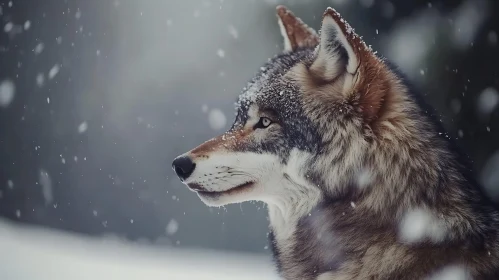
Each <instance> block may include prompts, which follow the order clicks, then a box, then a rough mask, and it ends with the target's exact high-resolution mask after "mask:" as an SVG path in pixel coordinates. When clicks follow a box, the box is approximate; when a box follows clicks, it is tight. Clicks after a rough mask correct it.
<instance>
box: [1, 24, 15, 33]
mask: <svg viewBox="0 0 499 280" xmlns="http://www.w3.org/2000/svg"><path fill="white" fill-rule="evenodd" d="M13 28H14V24H13V23H12V22H7V23H6V24H5V26H4V27H3V31H5V32H6V33H9V32H10V31H12V29H13Z"/></svg>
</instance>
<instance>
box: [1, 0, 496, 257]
mask: <svg viewBox="0 0 499 280" xmlns="http://www.w3.org/2000/svg"><path fill="white" fill-rule="evenodd" d="M278 4H285V5H287V6H288V7H289V8H291V9H292V10H293V11H294V12H295V14H296V15H298V16H299V17H301V18H302V19H303V20H304V21H305V22H307V23H308V24H309V25H310V26H311V27H314V28H315V29H316V30H318V29H319V27H320V19H321V16H322V13H323V11H324V10H325V8H326V7H328V6H332V7H334V8H336V9H337V10H338V11H339V12H340V13H341V14H342V15H343V16H344V17H345V19H347V20H348V21H349V22H350V24H351V25H352V26H353V27H355V29H356V31H357V33H358V34H360V35H362V36H363V38H364V40H365V41H366V42H367V43H368V44H370V45H372V46H373V48H374V49H375V50H377V51H378V54H379V55H381V56H385V57H387V58H389V59H390V60H392V61H393V62H395V63H396V64H398V65H399V66H400V68H401V69H402V70H403V71H404V72H405V73H406V74H407V75H409V77H410V78H411V80H412V81H413V83H414V84H415V85H416V87H417V88H419V89H420V91H421V94H422V95H423V96H424V99H425V100H427V101H428V102H429V103H430V104H431V105H433V106H434V107H435V108H436V110H437V111H438V112H439V113H440V119H441V121H442V123H443V124H444V126H445V127H446V128H447V129H448V131H449V135H450V137H452V138H454V139H456V141H457V143H458V145H459V146H460V147H461V148H462V150H463V151H464V152H466V153H467V154H468V155H469V156H470V158H471V160H472V162H473V165H474V168H475V173H476V175H477V176H478V178H480V181H481V182H482V183H483V184H484V186H485V188H486V190H487V192H488V194H490V195H491V197H492V198H493V199H496V200H497V201H499V110H498V106H497V105H498V103H499V93H498V90H499V66H498V65H499V46H498V44H499V43H498V32H499V28H498V27H499V22H498V21H499V2H498V1H495V0H463V1H461V0H435V1H428V0H427V1H416V0H397V1H396V0H392V1H389V0H329V1H326V0H322V1H318V0H287V1H285V0H266V1H263V0H261V1H258V0H253V1H251V0H248V1H228V0H226V1H224V0H184V1H173V0H172V1H165V0H149V1H135V0H103V1H98V0H43V1H33V0H31V1H30V0H11V1H4V0H0V216H1V217H2V218H3V219H4V220H5V221H9V224H12V223H13V224H14V225H26V224H27V225H32V226H36V227H42V228H51V229H56V230H60V231H64V232H71V233H78V234H81V235H85V236H92V237H99V238H102V237H106V238H113V239H119V240H125V241H127V242H132V243H140V244H149V245H152V246H154V247H155V248H160V249H162V248H164V250H169V249H170V248H172V247H178V248H176V249H192V248H194V249H211V250H220V251H235V252H244V253H256V254H261V255H269V254H270V252H269V249H268V247H267V232H268V221H267V212H266V209H265V206H264V205H263V204H261V203H244V204H241V205H234V206H228V207H223V208H208V207H206V206H205V205H204V204H202V202H201V201H200V200H199V199H198V197H197V196H196V195H195V194H193V193H191V192H190V191H188V190H187V189H186V188H185V187H184V186H183V185H182V184H181V183H180V182H179V180H178V179H177V178H176V176H175V175H174V174H173V172H172V170H171V161H172V159H173V158H174V157H175V156H177V155H178V154H181V153H183V152H185V151H187V150H189V149H191V148H192V147H195V146H196V145H198V144H199V143H201V142H203V141H205V140H207V139H209V138H211V137H213V136H215V135H218V134H220V133H221V132H223V131H224V130H225V129H227V128H228V127H229V126H230V125H231V124H232V120H233V116H234V110H233V108H234V101H235V100H236V97H237V95H238V94H239V93H240V90H241V89H242V88H243V87H244V86H245V85H246V82H247V81H248V80H249V79H250V78H251V77H252V76H253V75H254V73H255V72H256V71H257V70H258V69H259V67H260V66H261V65H262V64H263V63H265V62H266V61H267V59H268V58H270V57H272V56H274V55H276V54H278V53H279V52H281V50H282V48H283V44H282V42H283V41H282V38H281V35H280V32H279V28H278V25H277V20H276V16H275V6H276V5H278Z"/></svg>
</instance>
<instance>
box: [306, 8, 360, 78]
mask: <svg viewBox="0 0 499 280" xmlns="http://www.w3.org/2000/svg"><path fill="white" fill-rule="evenodd" d="M360 43H361V41H360V38H359V37H358V36H357V35H355V33H354V31H353V29H352V28H351V27H350V25H349V24H348V23H347V22H346V21H345V20H344V19H343V18H342V17H341V16H340V14H339V13H338V12H336V11H335V10H334V9H332V8H327V10H326V11H325V12H324V15H323V17H322V27H321V32H320V44H319V49H318V53H317V57H316V59H315V60H314V62H313V63H312V65H311V66H310V70H311V72H312V73H313V74H314V75H316V76H317V78H320V79H321V80H323V81H330V80H333V79H334V78H336V77H338V76H339V75H340V74H342V73H343V72H345V70H346V71H347V72H348V73H350V74H355V73H356V72H357V69H358V68H359V63H360V59H359V50H360V47H365V44H360ZM361 45H362V46H361Z"/></svg>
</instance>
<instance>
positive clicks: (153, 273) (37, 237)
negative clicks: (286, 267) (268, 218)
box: [0, 220, 278, 280]
mask: <svg viewBox="0 0 499 280" xmlns="http://www.w3.org/2000/svg"><path fill="white" fill-rule="evenodd" d="M0 279H2V280H32V279H36V280H45V279H47V280H59V279H61V280H67V279H71V280H80V279H81V280H83V279H92V280H94V279H105V280H110V279H120V280H128V279H148V280H149V279H162V280H167V279H168V280H170V279H175V280H176V279H178V280H183V279H186V280H187V279H203V280H208V279H217V280H223V279H248V280H249V279H259V280H266V279H269V280H270V279H278V277H277V276H276V273H275V272H274V269H273V267H272V263H271V261H270V259H269V258H268V257H266V256H258V255H256V256H255V255H243V254H236V253H222V252H212V251H199V250H180V249H175V248H171V249H164V248H162V249H161V250H159V249H155V248H152V247H146V246H144V245H137V244H130V243H125V242H123V241H118V240H110V239H96V238H89V237H83V236H77V235H72V234H68V233H63V232H56V231H51V230H46V229H40V228H35V227H26V226H18V225H14V224H12V223H10V222H6V221H2V220H0Z"/></svg>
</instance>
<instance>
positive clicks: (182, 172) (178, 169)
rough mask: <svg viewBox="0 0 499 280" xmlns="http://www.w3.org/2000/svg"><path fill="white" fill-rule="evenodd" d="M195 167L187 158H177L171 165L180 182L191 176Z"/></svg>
mask: <svg viewBox="0 0 499 280" xmlns="http://www.w3.org/2000/svg"><path fill="white" fill-rule="evenodd" d="M195 167H196V164H195V163H194V162H193V161H192V159H191V158H190V157H188V156H180V157H177V158H176V159H174V160H173V163H172V168H173V170H174V171H175V173H177V176H178V177H179V178H180V180H185V179H187V178H188V177H189V176H190V175H191V174H192V172H193V171H194V168H195Z"/></svg>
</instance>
